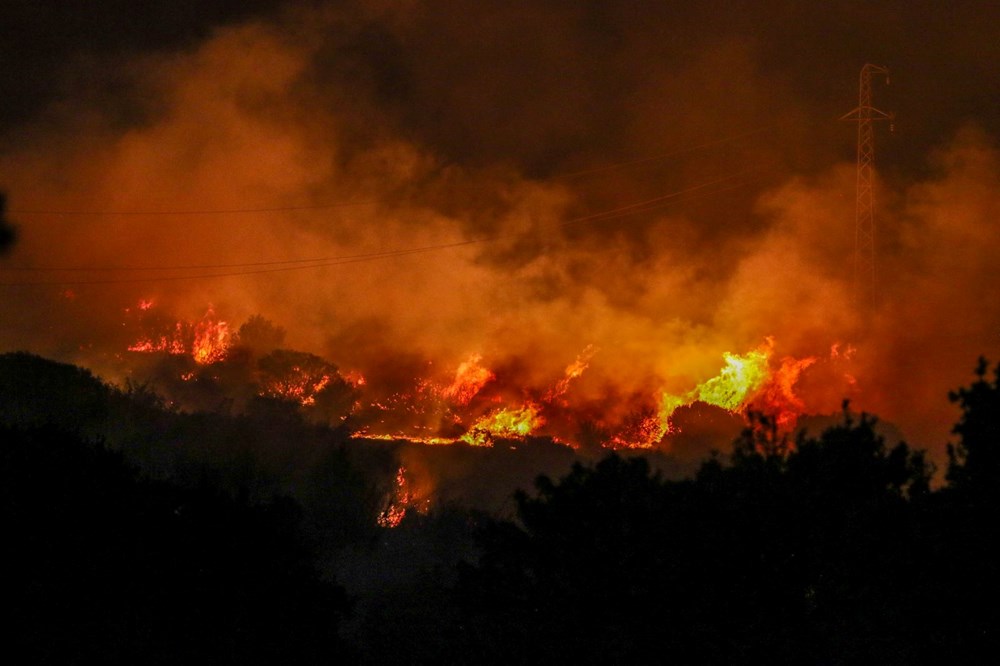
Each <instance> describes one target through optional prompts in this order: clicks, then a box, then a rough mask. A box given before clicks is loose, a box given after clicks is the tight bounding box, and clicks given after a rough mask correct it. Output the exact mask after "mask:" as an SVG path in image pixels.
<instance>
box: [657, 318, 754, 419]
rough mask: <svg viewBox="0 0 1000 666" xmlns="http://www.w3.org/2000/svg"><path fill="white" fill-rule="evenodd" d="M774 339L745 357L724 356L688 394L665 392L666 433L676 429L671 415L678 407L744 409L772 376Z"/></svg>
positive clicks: (662, 402) (662, 407) (663, 415)
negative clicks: (698, 403)
mask: <svg viewBox="0 0 1000 666" xmlns="http://www.w3.org/2000/svg"><path fill="white" fill-rule="evenodd" d="M773 344H774V343H773V340H771V339H770V338H769V339H768V340H767V342H765V343H764V344H763V345H761V346H760V347H758V348H757V349H754V350H752V351H750V352H748V353H746V354H744V355H743V356H738V355H736V354H732V353H730V352H725V353H723V355H722V358H723V360H725V362H726V364H725V365H724V366H723V367H722V369H721V370H720V371H719V374H717V375H716V376H715V377H712V378H711V379H708V380H706V381H705V382H702V383H701V384H699V385H698V386H697V387H696V388H695V389H694V390H692V391H689V392H688V393H686V394H684V395H672V394H669V393H664V394H663V395H662V396H661V398H660V424H661V427H662V429H663V432H665V433H669V432H673V431H674V427H673V426H672V425H671V423H670V418H671V416H673V413H674V412H675V411H676V410H677V408H678V407H682V406H684V405H690V404H691V403H693V402H695V401H701V402H704V403H707V404H709V405H715V406H716V407H722V408H723V409H728V410H729V411H731V412H736V411H739V410H741V409H743V408H744V407H745V406H746V404H747V403H748V401H749V400H750V399H751V398H753V396H754V395H755V394H756V393H757V392H758V391H759V390H760V389H761V388H762V387H763V386H764V385H765V384H767V382H768V380H769V379H770V378H771V368H770V359H771V350H772V347H773Z"/></svg>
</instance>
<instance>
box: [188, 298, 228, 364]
mask: <svg viewBox="0 0 1000 666" xmlns="http://www.w3.org/2000/svg"><path fill="white" fill-rule="evenodd" d="M229 344H230V335H229V324H227V323H226V322H224V321H217V320H216V319H215V312H213V311H212V310H211V309H209V310H208V312H206V313H205V316H204V317H203V318H202V320H201V321H200V322H198V323H197V324H196V325H195V327H194V344H193V345H192V350H191V356H192V357H194V360H195V363H200V364H202V365H205V364H208V363H215V362H216V361H221V360H222V359H223V358H225V356H226V351H227V350H228V349H229Z"/></svg>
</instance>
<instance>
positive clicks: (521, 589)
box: [458, 417, 929, 664]
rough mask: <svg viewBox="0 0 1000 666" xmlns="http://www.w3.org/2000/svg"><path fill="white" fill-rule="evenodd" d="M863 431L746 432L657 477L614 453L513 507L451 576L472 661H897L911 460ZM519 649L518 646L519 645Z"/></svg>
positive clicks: (918, 465) (906, 593) (914, 567)
mask: <svg viewBox="0 0 1000 666" xmlns="http://www.w3.org/2000/svg"><path fill="white" fill-rule="evenodd" d="M874 423H875V422H874V420H873V419H871V418H869V417H862V418H861V419H860V420H857V421H855V420H853V419H851V418H846V419H845V421H844V423H843V424H842V425H841V426H838V427H835V428H832V429H830V430H828V431H826V432H824V433H823V434H822V435H821V436H820V437H818V438H808V437H806V436H802V437H800V438H799V439H798V440H797V441H796V442H795V445H794V446H792V445H791V444H790V443H788V442H787V440H784V439H783V438H781V437H780V436H777V433H776V431H771V434H767V432H765V433H764V434H763V435H761V431H760V430H755V429H749V430H748V431H747V432H746V433H745V434H744V436H743V437H742V438H741V439H740V440H739V441H738V442H737V443H736V446H735V448H734V453H733V456H732V457H731V459H730V461H729V462H725V461H723V460H722V459H720V458H718V457H716V458H712V459H710V460H708V461H706V462H705V463H704V464H703V465H702V468H701V469H700V471H699V472H698V474H697V475H696V476H695V477H694V478H693V479H691V480H688V481H666V480H663V479H661V478H660V477H659V476H658V475H657V474H655V473H653V472H652V471H651V470H650V468H649V467H648V464H647V463H646V462H645V460H644V459H641V458H622V457H620V456H618V455H611V456H609V457H607V458H605V459H603V460H602V461H600V462H599V463H597V465H595V466H594V467H592V468H590V467H583V466H580V465H577V466H575V467H574V468H573V470H572V471H571V473H570V474H569V475H568V476H566V477H565V478H563V479H562V480H561V481H559V482H558V483H557V482H553V481H552V480H550V479H548V478H546V477H541V478H539V479H538V482H537V484H536V486H537V495H536V496H534V497H531V496H528V495H527V494H524V493H521V494H519V495H518V496H517V505H518V521H517V522H506V521H494V522H492V523H491V524H490V525H489V526H488V527H487V529H486V530H485V531H484V533H483V535H482V541H481V545H482V548H483V554H482V557H481V558H480V560H479V561H478V563H476V564H475V565H466V566H465V567H463V572H462V577H461V583H460V585H459V587H458V591H459V593H460V594H461V595H462V598H463V601H464V603H465V604H466V608H467V610H468V620H467V621H468V626H469V641H470V646H469V650H470V653H472V654H475V659H476V660H480V659H485V660H486V661H491V662H493V663H504V662H508V663H542V662H553V661H555V662H560V663H562V662H582V663H602V664H607V663H658V662H661V661H677V662H679V663H759V662H761V661H764V660H772V661H773V660H777V661H779V662H790V663H792V662H793V663H840V662H864V661H865V660H866V659H869V660H870V659H877V660H883V661H890V662H900V661H903V662H906V661H909V660H913V659H916V658H917V657H918V656H919V653H918V652H916V650H915V643H914V641H913V637H914V633H915V629H914V627H913V625H912V623H908V622H906V617H907V615H906V614H907V613H908V612H909V611H910V605H911V604H912V603H913V602H914V601H919V595H918V594H917V593H916V592H915V591H914V587H913V585H912V584H913V583H914V577H915V576H919V574H920V573H921V569H920V564H921V562H923V561H924V560H922V559H921V550H920V548H919V547H918V546H919V539H918V536H919V530H918V529H917V525H916V523H915V520H914V513H913V511H912V510H911V509H912V503H913V502H914V501H915V499H914V498H918V497H924V496H925V495H926V493H927V492H929V491H928V477H929V469H928V468H927V466H926V465H925V464H924V462H923V457H922V454H920V453H914V452H912V451H910V450H909V448H908V447H907V446H906V445H905V444H899V445H896V446H894V447H892V448H889V447H887V446H886V445H885V442H884V441H883V440H882V438H880V437H879V436H878V435H877V434H876V433H875V430H874ZM525 646H531V647H525Z"/></svg>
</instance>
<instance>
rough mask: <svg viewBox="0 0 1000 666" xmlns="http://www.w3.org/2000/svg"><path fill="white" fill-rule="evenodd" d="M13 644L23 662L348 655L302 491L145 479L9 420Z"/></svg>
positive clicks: (0, 471)
mask: <svg viewBox="0 0 1000 666" xmlns="http://www.w3.org/2000/svg"><path fill="white" fill-rule="evenodd" d="M0 441H2V444H3V445H2V446H0V488H2V493H3V498H2V503H0V521H2V525H3V527H4V540H5V547H4V551H5V554H6V557H5V566H4V571H3V576H2V577H3V579H4V580H3V589H4V598H5V602H6V603H7V606H8V608H9V609H10V610H11V617H10V618H9V619H8V621H7V622H8V625H7V630H8V635H9V636H10V637H11V640H9V641H8V642H7V643H6V644H5V648H6V649H7V650H8V651H9V652H8V655H12V654H13V655H18V661H19V663H51V664H76V663H80V664H83V663H122V664H124V663H132V664H134V663H142V664H182V663H184V664H190V663H213V664H230V663H231V664H284V663H302V664H316V663H329V662H330V660H331V659H336V658H338V657H342V656H344V653H345V651H344V648H343V645H342V644H341V643H340V639H339V638H338V635H337V627H338V623H339V621H340V620H341V618H342V617H343V616H344V614H345V613H346V611H347V609H348V608H347V600H346V598H345V596H344V594H343V591H342V590H340V589H339V588H337V587H336V586H333V585H331V584H328V583H324V582H322V581H321V580H320V579H319V577H318V575H317V573H316V571H315V569H314V567H313V565H312V562H311V559H310V553H309V551H308V549H307V548H306V547H305V545H304V543H303V542H302V539H301V537H300V536H299V534H298V532H297V529H298V528H297V526H298V524H299V519H300V511H299V509H298V508H297V507H296V506H295V504H294V503H293V502H292V501H290V500H284V501H273V502H270V503H268V504H267V505H258V506H252V505H248V504H246V503H245V502H242V501H239V500H234V499H232V498H229V497H226V496H223V495H221V494H219V492H218V491H217V490H214V489H212V488H208V487H206V488H201V489H186V488H181V487H179V486H176V485H174V484H170V483H167V482H159V481H149V480H144V479H142V478H140V477H139V476H138V475H137V473H136V471H135V470H134V469H133V468H132V467H131V466H129V465H128V464H126V463H125V462H124V460H123V459H122V457H121V455H119V454H115V453H112V452H109V451H108V450H106V449H105V448H103V447H102V446H99V445H94V444H88V443H86V442H83V441H81V440H80V439H79V438H77V437H75V436H72V435H67V434H65V433H61V432H59V431H53V430H46V429H33V430H13V429H10V428H3V429H2V430H0Z"/></svg>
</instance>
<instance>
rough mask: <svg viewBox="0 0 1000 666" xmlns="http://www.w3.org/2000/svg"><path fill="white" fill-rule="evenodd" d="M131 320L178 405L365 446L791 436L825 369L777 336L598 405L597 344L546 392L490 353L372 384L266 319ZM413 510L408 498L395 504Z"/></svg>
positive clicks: (134, 350)
mask: <svg viewBox="0 0 1000 666" xmlns="http://www.w3.org/2000/svg"><path fill="white" fill-rule="evenodd" d="M129 312H134V313H137V317H135V320H134V321H133V324H134V325H135V326H136V327H137V328H138V330H139V333H138V335H137V339H136V341H135V342H134V343H132V344H130V345H128V347H127V351H128V352H129V353H131V354H134V355H140V354H142V355H152V356H154V357H155V356H159V357H161V358H170V357H176V358H179V359H188V360H187V361H184V362H180V363H172V364H162V365H159V366H157V368H156V372H157V373H159V375H158V376H156V377H154V378H153V379H154V383H156V384H158V385H160V386H166V387H173V388H174V390H173V391H171V390H170V389H169V388H168V390H167V391H166V392H167V393H168V395H166V396H165V397H166V398H167V399H168V400H171V401H174V402H175V403H176V404H178V405H179V406H181V407H185V408H197V405H196V404H188V403H189V402H190V400H191V397H190V393H188V394H186V393H185V390H184V384H188V385H191V384H200V385H202V388H206V387H207V388H214V389H215V395H216V397H217V398H218V397H228V398H229V399H239V398H240V396H242V399H243V400H244V401H245V400H246V399H250V398H253V397H256V398H259V399H269V400H276V401H279V402H284V403H287V404H290V405H293V406H295V407H296V408H298V409H301V410H303V412H304V413H306V414H308V415H310V416H312V417H313V418H315V419H318V420H320V421H324V422H327V423H331V424H335V425H343V426H344V427H347V428H348V429H349V430H350V431H351V432H352V433H353V436H354V437H355V438H356V439H360V440H364V439H369V440H388V441H394V440H395V441H406V442H413V443H419V444H428V445H441V444H459V443H464V444H466V445H470V446H476V447H490V446H494V445H495V444H496V443H498V442H510V443H512V444H516V443H518V442H525V441H526V440H527V439H528V438H530V437H545V438H549V439H551V440H552V441H554V442H556V443H559V444H563V445H565V446H568V447H572V448H578V447H579V446H581V445H587V446H595V445H596V446H598V447H602V448H607V449H653V448H660V449H663V450H667V451H669V449H670V447H671V442H672V440H673V438H674V437H676V436H677V435H679V434H680V433H681V431H682V426H680V425H678V423H677V422H676V419H675V413H676V412H677V410H678V409H679V408H681V407H685V406H689V405H693V404H696V403H698V404H704V405H711V406H714V407H716V408H719V409H720V410H724V411H725V412H727V413H730V414H733V415H739V416H742V417H746V415H747V414H748V413H750V412H760V413H763V414H766V415H768V416H770V417H771V419H772V421H773V422H774V423H776V424H777V426H778V428H780V429H781V430H782V431H783V432H790V431H791V430H793V429H794V427H795V425H796V422H797V420H798V418H799V417H800V416H801V415H803V414H806V413H810V410H811V409H812V410H813V413H815V407H813V406H812V405H810V404H809V399H808V398H809V396H802V395H800V394H799V392H798V388H797V387H798V384H799V380H800V378H801V377H802V376H803V373H808V372H809V370H810V369H811V368H816V367H818V366H822V365H824V364H823V363H822V360H821V359H820V357H819V356H807V357H802V358H796V357H792V356H784V357H781V358H780V359H779V358H776V355H775V347H776V341H775V340H774V339H773V338H767V339H766V340H765V341H764V342H763V343H762V344H761V345H759V346H758V347H756V348H754V349H751V350H750V351H748V352H745V353H743V354H738V353H734V352H725V353H723V354H722V359H721V361H722V363H721V367H719V369H718V371H717V372H716V373H715V374H714V375H711V376H709V377H707V378H704V379H703V380H701V381H700V382H697V383H695V384H694V385H693V387H692V388H690V389H689V390H687V391H683V392H671V391H668V390H665V389H662V388H661V389H658V390H653V391H649V392H648V393H646V394H645V395H634V394H633V395H625V396H620V397H619V398H618V399H616V398H615V397H614V396H609V397H608V398H607V399H606V400H604V401H603V402H596V403H595V401H594V400H593V399H589V398H588V397H587V396H586V395H585V393H586V392H585V391H584V392H578V391H577V390H576V389H575V385H576V383H578V382H580V381H583V378H584V376H585V374H586V373H587V371H588V369H589V368H591V366H592V365H594V364H596V365H597V366H598V367H600V363H601V356H600V350H599V349H598V348H597V347H596V346H595V345H587V346H586V347H585V348H584V349H583V350H582V351H581V352H580V353H579V354H578V355H577V356H576V358H575V359H573V360H572V361H571V362H570V363H569V364H568V365H567V366H565V369H564V371H563V373H562V376H561V377H558V378H554V379H552V380H550V381H549V382H548V383H547V385H546V383H542V384H541V385H539V383H538V382H537V381H534V382H533V381H532V380H530V379H529V378H527V377H526V376H527V373H525V372H524V371H523V370H519V369H518V366H517V364H516V363H515V364H511V363H509V362H507V363H504V364H501V365H499V366H496V367H490V365H489V364H488V362H487V360H486V359H485V358H484V356H483V355H482V354H480V353H472V354H470V355H468V356H467V357H466V358H465V359H464V360H462V361H460V362H459V363H457V365H455V366H454V367H453V369H451V370H446V371H445V372H443V373H442V372H435V371H433V366H432V365H431V364H429V363H428V364H424V365H423V367H424V368H425V371H424V373H423V374H422V375H420V376H410V377H405V378H399V377H397V378H395V379H394V380H393V381H390V382H387V383H385V385H373V384H372V383H371V382H370V381H369V380H368V379H367V378H366V374H367V371H366V370H364V369H359V368H355V369H351V370H346V371H342V370H341V369H340V368H339V367H338V366H337V365H336V364H335V363H333V362H331V361H329V360H326V359H324V358H322V357H320V356H317V355H315V354H311V353H308V352H302V351H295V350H291V349H287V348H285V347H284V339H285V331H284V329H282V328H281V327H279V326H277V325H275V324H273V323H272V322H270V321H269V320H267V319H265V318H264V317H261V316H259V315H255V316H253V317H251V318H250V319H248V320H247V321H246V322H245V323H243V324H242V325H241V326H240V327H239V328H238V329H236V330H235V331H233V330H232V329H231V327H230V326H229V324H228V323H227V322H226V321H225V320H222V319H220V318H219V317H218V316H217V315H216V313H215V311H214V309H213V308H211V307H209V308H208V309H207V311H206V313H205V315H204V316H203V317H201V319H199V320H197V321H193V322H192V321H184V320H180V321H176V320H172V319H171V318H169V317H164V316H163V315H162V314H161V313H160V312H159V311H158V310H157V308H156V307H155V306H154V304H153V302H152V301H151V300H143V301H141V302H140V303H139V305H138V307H136V308H135V309H134V310H130V311H129ZM840 349H841V345H837V344H834V345H833V346H832V348H831V351H830V354H829V360H830V361H831V362H832V361H839V362H843V361H844V360H845V357H849V356H850V353H849V352H848V353H844V352H842V351H840ZM827 365H830V364H827ZM840 370H842V368H840ZM604 372H605V373H607V370H606V369H604ZM171 374H172V375H173V376H168V375H171ZM140 379H142V380H146V379H149V378H147V377H142V378H140ZM848 379H849V378H848ZM588 390H591V391H592V387H590V388H588ZM580 393H583V394H580ZM617 400H620V402H621V404H618V401H617ZM582 423H589V424H591V425H590V426H588V427H589V430H588V429H585V432H584V431H581V430H580V424H582ZM748 423H749V422H748ZM400 478H401V479H402V478H404V477H403V476H400ZM406 503H407V502H406V501H404V499H402V496H399V497H397V499H396V500H395V501H394V502H393V506H405V505H406ZM387 511H388V513H387V514H386V515H387V516H389V517H386V518H385V519H384V521H385V522H388V523H392V522H393V520H394V519H392V518H391V515H395V514H394V513H393V512H392V511H389V510H387Z"/></svg>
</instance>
